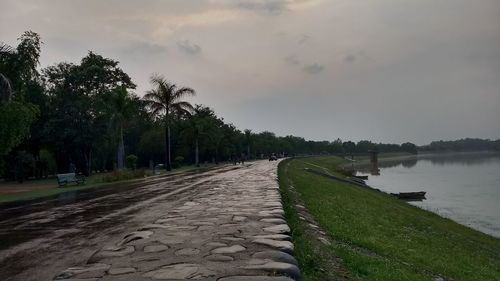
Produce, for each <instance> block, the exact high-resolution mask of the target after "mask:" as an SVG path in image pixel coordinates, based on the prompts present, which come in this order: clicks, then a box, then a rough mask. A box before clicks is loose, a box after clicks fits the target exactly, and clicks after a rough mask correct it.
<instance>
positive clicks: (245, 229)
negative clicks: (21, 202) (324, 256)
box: [0, 161, 300, 281]
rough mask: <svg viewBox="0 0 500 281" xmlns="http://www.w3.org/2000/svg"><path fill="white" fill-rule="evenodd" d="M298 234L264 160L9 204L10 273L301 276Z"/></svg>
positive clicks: (2, 242) (1, 273)
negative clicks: (291, 227)
mask: <svg viewBox="0 0 500 281" xmlns="http://www.w3.org/2000/svg"><path fill="white" fill-rule="evenodd" d="M288 231H289V229H288V226H287V225H286V223H285V221H284V220H283V210H282V207H281V202H280V197H279V192H278V184H277V181H276V163H275V162H268V161H260V162H255V163H252V164H250V165H246V166H243V167H242V166H229V167H224V168H221V169H216V170H211V171H206V172H203V173H190V174H184V175H177V176H171V177H164V178H157V179H154V180H152V181H151V180H150V181H144V182H141V181H139V182H136V183H134V184H132V185H131V186H127V187H122V188H120V189H116V188H114V189H113V188H109V189H102V190H99V191H90V192H87V193H86V192H80V193H75V194H69V195H68V194H66V195H64V196H62V197H58V198H53V199H52V200H50V201H44V202H33V203H31V204H28V205H25V206H3V207H0V277H1V279H2V280H53V279H55V280H79V279H80V280H152V279H153V280H155V279H166V280H185V279H199V280H221V281H226V280H292V279H289V278H287V277H265V276H270V275H275V274H276V273H278V274H280V275H288V276H290V277H292V278H293V279H299V276H300V273H299V271H298V268H297V267H296V266H295V265H296V261H295V259H294V258H293V257H292V256H291V255H290V254H291V253H292V251H293V245H292V243H291V242H289V240H290V237H289V236H288V235H287V233H288ZM250 276H259V277H250Z"/></svg>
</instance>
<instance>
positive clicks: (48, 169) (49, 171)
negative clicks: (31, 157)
mask: <svg viewBox="0 0 500 281" xmlns="http://www.w3.org/2000/svg"><path fill="white" fill-rule="evenodd" d="M40 166H41V167H40V169H41V174H42V175H43V176H47V175H53V174H55V173H56V172H57V164H56V160H55V159H54V156H53V155H52V153H50V151H48V150H47V149H41V150H40Z"/></svg>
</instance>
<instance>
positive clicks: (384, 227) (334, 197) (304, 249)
mask: <svg viewBox="0 0 500 281" xmlns="http://www.w3.org/2000/svg"><path fill="white" fill-rule="evenodd" d="M311 164H313V165H317V166H321V167H324V168H326V169H328V170H329V171H330V172H332V173H334V169H335V167H337V166H338V165H341V164H343V160H342V159H340V158H337V157H316V158H298V159H291V160H286V161H283V162H281V163H280V165H279V181H280V188H281V192H282V195H283V201H284V208H285V213H286V217H287V221H288V222H289V224H290V227H291V228H292V239H293V242H294V245H295V248H296V250H295V253H296V257H297V259H298V261H299V265H300V268H301V271H302V274H303V280H384V281H390V280H395V281H396V280H397V281H399V280H464V281H469V280H470V281H477V280H500V239H497V238H494V237H492V236H489V235H486V234H483V233H481V232H478V231H475V230H473V229H470V228H468V227H465V226H462V225H460V224H458V223H455V222H453V221H451V220H449V219H445V218H442V217H440V216H438V215H436V214H434V213H432V212H429V211H426V210H423V209H420V208H418V207H415V206H412V205H410V204H407V203H405V202H403V201H400V200H397V199H395V198H393V197H392V196H389V195H386V194H384V193H380V192H376V191H373V190H370V189H366V188H362V187H358V186H354V185H351V184H348V183H343V182H338V181H334V180H332V179H328V178H325V177H322V176H319V175H315V174H311V173H308V172H306V171H304V168H306V167H307V168H312V169H318V168H317V167H315V166H312V165H311ZM297 202H299V203H302V202H303V204H304V205H305V206H306V207H307V209H308V211H309V213H310V214H311V215H312V217H313V218H314V219H315V221H317V222H318V224H319V226H320V227H321V228H322V229H323V230H325V231H326V233H327V236H328V238H329V240H330V241H331V242H332V244H331V245H330V246H325V245H323V244H321V243H320V242H319V241H318V240H317V239H314V237H311V234H310V233H309V232H308V229H309V228H310V227H309V226H308V223H306V222H304V221H303V220H301V219H300V218H299V214H300V210H298V209H297V208H296V207H295V204H297ZM318 249H320V250H318ZM345 271H346V272H345ZM440 278H441V279H440Z"/></svg>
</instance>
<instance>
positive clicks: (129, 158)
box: [127, 154, 138, 170]
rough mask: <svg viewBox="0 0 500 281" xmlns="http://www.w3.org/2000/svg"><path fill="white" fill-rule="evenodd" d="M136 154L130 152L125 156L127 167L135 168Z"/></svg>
mask: <svg viewBox="0 0 500 281" xmlns="http://www.w3.org/2000/svg"><path fill="white" fill-rule="evenodd" d="M137 159H138V158H137V156H135V155H133V154H130V155H129V156H127V168H129V169H133V170H135V169H136V168H137Z"/></svg>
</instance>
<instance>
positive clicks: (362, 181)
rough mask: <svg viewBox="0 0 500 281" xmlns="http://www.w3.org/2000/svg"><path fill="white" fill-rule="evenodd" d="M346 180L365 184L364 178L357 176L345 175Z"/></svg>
mask: <svg viewBox="0 0 500 281" xmlns="http://www.w3.org/2000/svg"><path fill="white" fill-rule="evenodd" d="M347 179H348V180H351V181H353V182H356V183H360V184H366V183H365V181H364V180H362V179H360V178H358V177H347Z"/></svg>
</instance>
